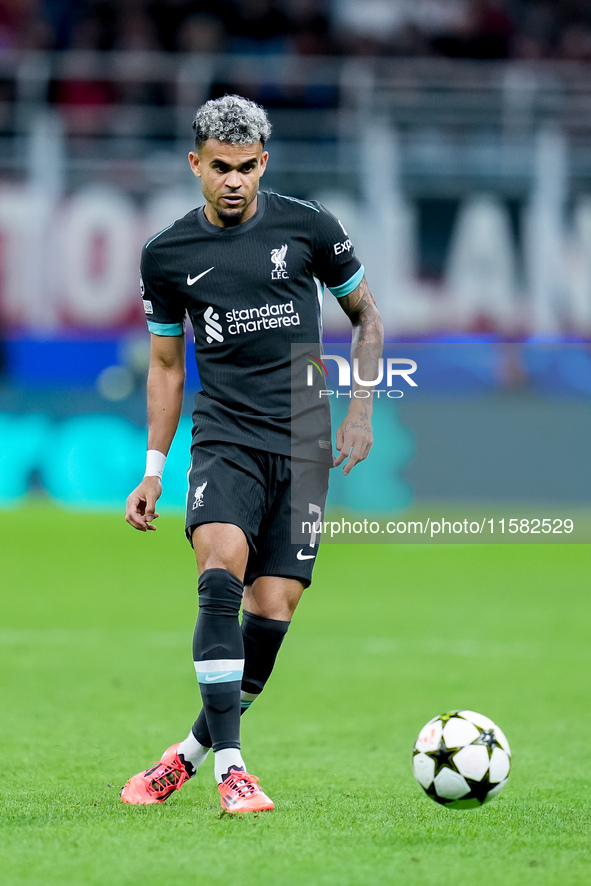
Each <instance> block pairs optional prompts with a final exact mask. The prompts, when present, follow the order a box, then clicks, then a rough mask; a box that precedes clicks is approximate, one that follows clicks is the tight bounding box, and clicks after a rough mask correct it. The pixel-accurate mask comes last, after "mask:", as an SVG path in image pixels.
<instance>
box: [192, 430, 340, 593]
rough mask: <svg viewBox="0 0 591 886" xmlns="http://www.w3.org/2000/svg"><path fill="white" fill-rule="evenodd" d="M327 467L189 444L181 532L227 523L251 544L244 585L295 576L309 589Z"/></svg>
mask: <svg viewBox="0 0 591 886" xmlns="http://www.w3.org/2000/svg"><path fill="white" fill-rule="evenodd" d="M328 475H329V466H328V465H325V464H319V463H317V462H312V461H303V460H299V459H291V458H289V457H287V456H284V455H276V454H274V453H271V452H264V451H262V450H260V449H251V448H249V447H246V446H238V445H236V444H234V443H223V442H206V443H199V444H197V445H196V446H193V448H192V450H191V467H190V469H189V474H188V477H189V491H188V494H187V517H186V521H185V532H186V535H187V538H188V539H189V542H190V541H191V538H192V535H193V530H194V529H195V527H196V526H201V525H202V524H204V523H233V524H234V525H236V526H239V527H240V529H242V531H243V532H244V534H245V536H246V538H247V540H248V544H249V547H250V554H249V558H248V564H247V567H246V574H245V578H244V583H245V584H247V585H248V584H252V582H253V581H254V580H255V578H258V577H259V576H261V575H278V576H281V577H284V578H296V579H299V580H300V581H301V582H303V584H304V586H305V587H308V585H309V584H310V582H311V580H312V570H313V568H314V562H315V560H316V555H317V553H318V545H319V542H320V525H319V524H320V522H321V521H322V520H323V519H324V505H325V502H326V493H327V491H328Z"/></svg>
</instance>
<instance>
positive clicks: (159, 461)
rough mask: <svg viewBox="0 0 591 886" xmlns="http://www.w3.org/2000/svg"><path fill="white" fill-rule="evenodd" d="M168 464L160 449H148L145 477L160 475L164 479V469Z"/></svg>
mask: <svg viewBox="0 0 591 886" xmlns="http://www.w3.org/2000/svg"><path fill="white" fill-rule="evenodd" d="M165 464H166V456H165V455H164V453H163V452H160V450H159V449H148V451H147V452H146V473H145V474H144V477H158V478H159V479H160V480H162V471H163V470H164V465H165Z"/></svg>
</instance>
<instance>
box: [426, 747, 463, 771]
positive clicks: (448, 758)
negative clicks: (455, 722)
mask: <svg viewBox="0 0 591 886" xmlns="http://www.w3.org/2000/svg"><path fill="white" fill-rule="evenodd" d="M457 752H458V749H457V748H451V750H448V748H447V747H446V745H445V742H444V741H443V739H441V742H440V744H439V747H438V749H437V750H436V751H434V752H431V753H430V754H429V756H430V757H431V758H432V759H433V760H434V761H435V773H434V774H435V775H437V773H438V772H440V771H441V770H442V769H443V768H444V766H447V767H448V768H449V769H454V768H455V767H454V764H453V762H452V758H453V755H454V754H457Z"/></svg>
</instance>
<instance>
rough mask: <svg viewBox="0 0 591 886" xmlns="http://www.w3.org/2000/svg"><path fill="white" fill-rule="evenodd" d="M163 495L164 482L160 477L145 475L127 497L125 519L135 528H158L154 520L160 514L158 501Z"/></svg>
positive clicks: (145, 529)
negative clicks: (157, 505) (157, 509)
mask: <svg viewBox="0 0 591 886" xmlns="http://www.w3.org/2000/svg"><path fill="white" fill-rule="evenodd" d="M161 495H162V483H161V481H160V478H159V477H144V479H143V480H142V482H141V483H140V485H139V486H136V488H135V489H134V490H133V492H132V493H131V495H130V496H129V497H128V499H127V506H126V508H125V519H126V521H127V522H128V523H129V525H130V526H133V528H134V529H139V530H140V532H147V531H148V530H149V529H154V530H155V529H156V527H155V526H154V525H153V523H152V521H153V520H156V519H157V518H158V517H159V516H160V515H159V514H157V513H156V502H157V501H158V499H159V498H160V496H161Z"/></svg>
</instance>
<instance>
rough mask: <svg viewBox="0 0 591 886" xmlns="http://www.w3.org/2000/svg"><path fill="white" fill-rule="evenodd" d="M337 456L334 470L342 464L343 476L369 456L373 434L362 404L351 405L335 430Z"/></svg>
mask: <svg viewBox="0 0 591 886" xmlns="http://www.w3.org/2000/svg"><path fill="white" fill-rule="evenodd" d="M336 445H337V449H338V451H339V454H338V456H337V457H336V459H335V463H334V466H335V468H336V467H338V466H339V465H341V464H343V462H345V461H346V463H345V466H344V467H343V474H344V475H345V476H347V474H349V473H350V472H351V471H352V470H353V468H354V467H355V465H356V464H358V463H359V462H360V461H363V460H364V459H366V458H367V456H368V455H369V450H370V449H371V447H372V445H373V433H372V430H371V422H370V420H369V415H368V412H367V409H366V407H365V406H364V405H363V404H359V405H357V403H356V402H355V403H353V404H351V408H350V409H349V411H348V412H347V415H346V416H345V420H344V421H343V423H342V424H341V425H340V427H339V428H338V429H337V443H336Z"/></svg>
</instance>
